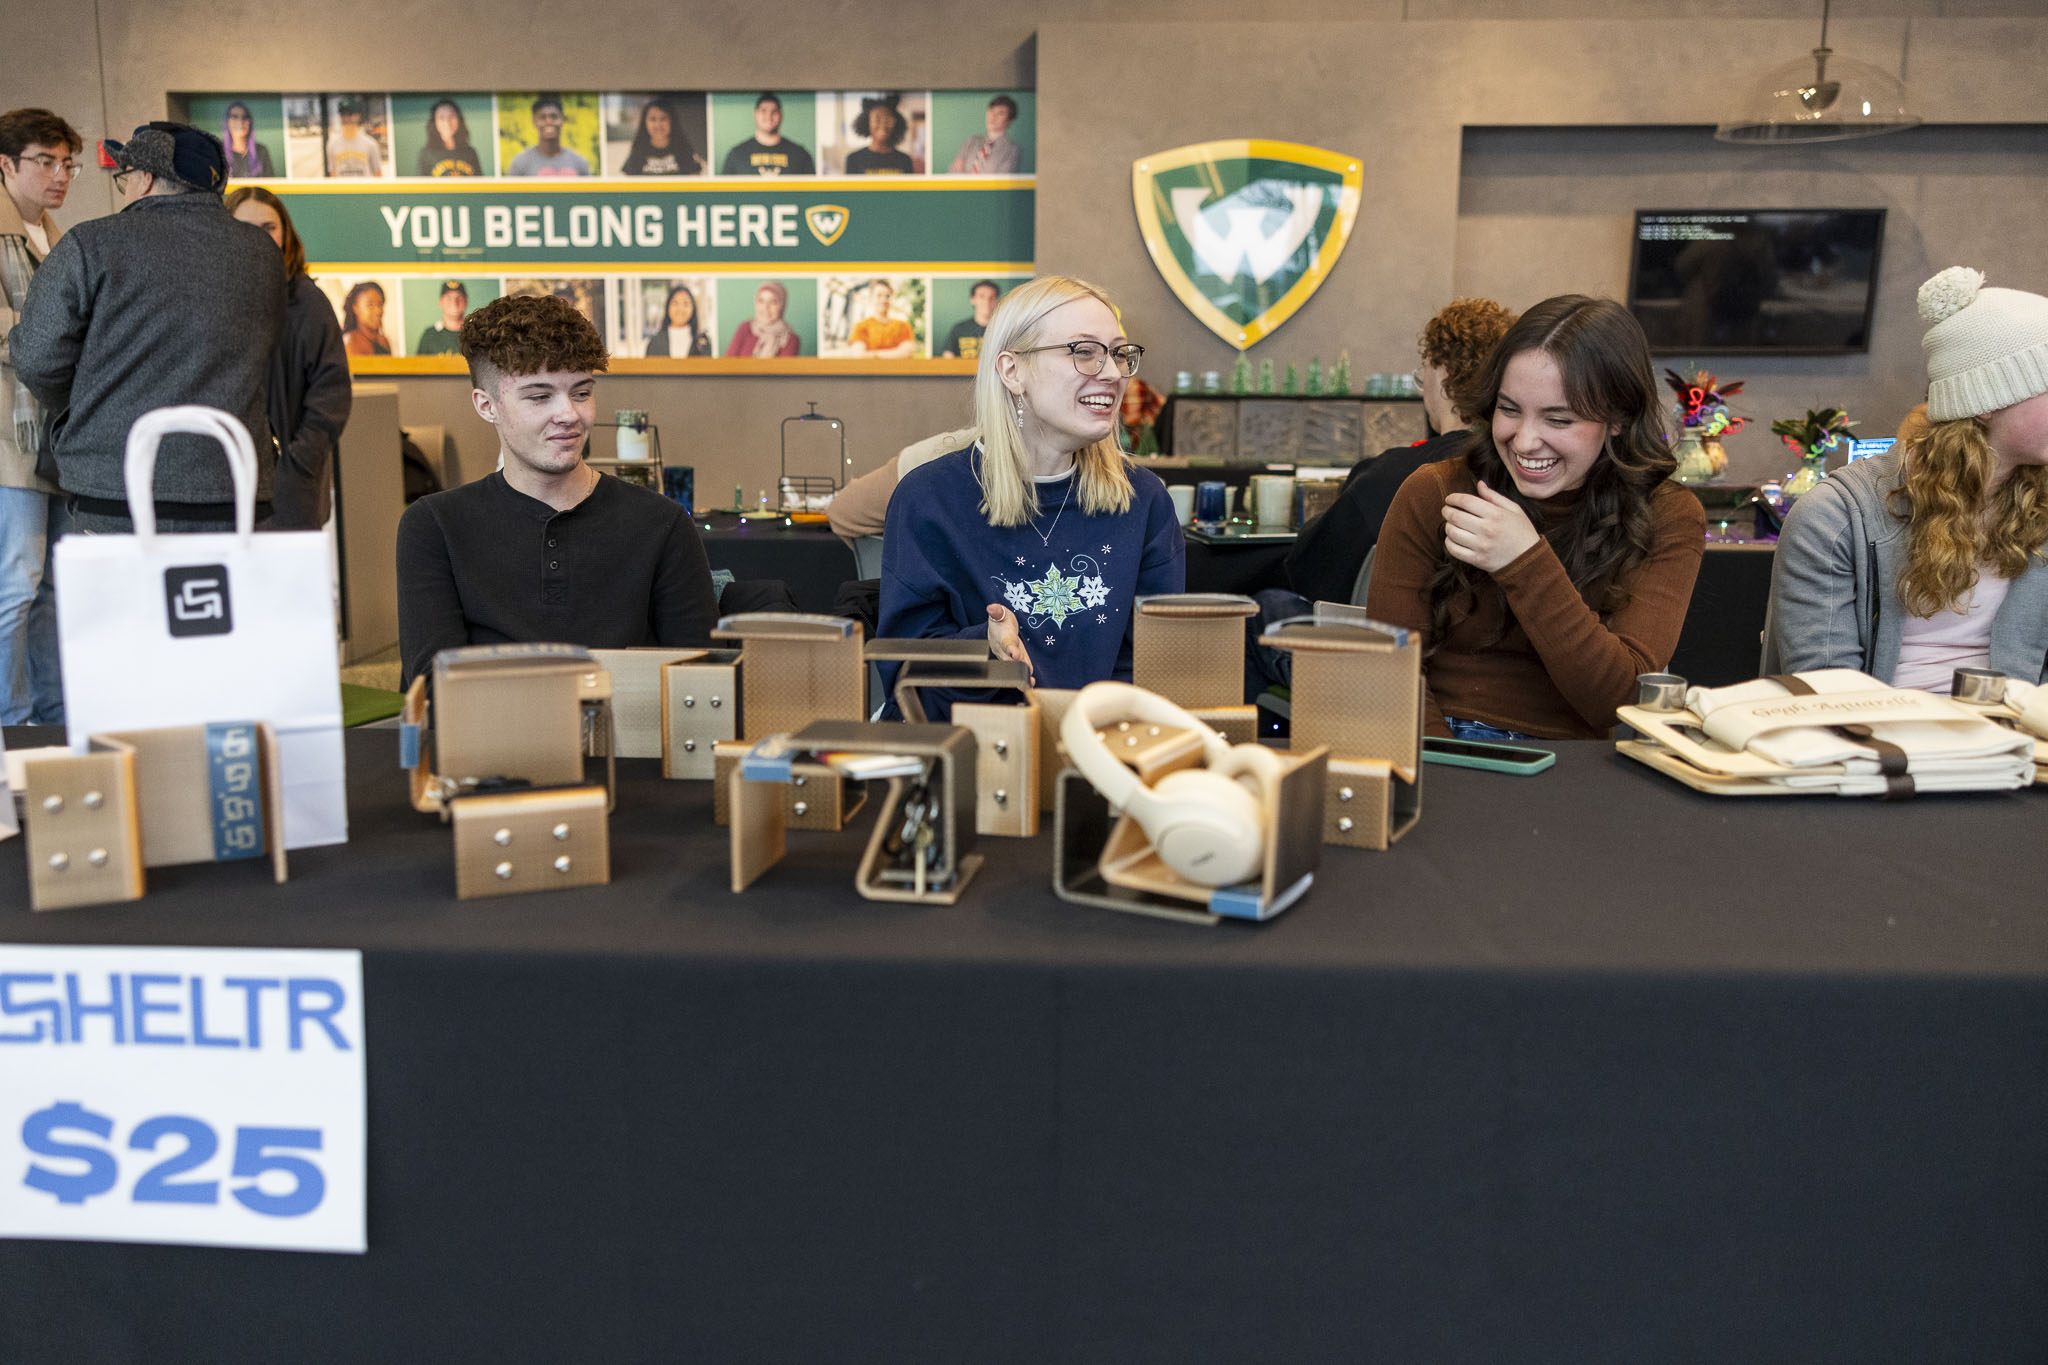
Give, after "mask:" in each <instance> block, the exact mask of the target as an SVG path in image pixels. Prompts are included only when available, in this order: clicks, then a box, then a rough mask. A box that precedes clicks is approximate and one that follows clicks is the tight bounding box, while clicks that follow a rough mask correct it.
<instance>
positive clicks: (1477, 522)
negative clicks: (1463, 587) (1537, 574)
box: [1444, 480, 1539, 573]
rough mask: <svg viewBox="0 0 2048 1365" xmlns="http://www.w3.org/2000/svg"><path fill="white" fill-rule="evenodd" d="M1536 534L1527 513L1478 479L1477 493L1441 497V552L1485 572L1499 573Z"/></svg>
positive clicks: (1528, 544)
mask: <svg viewBox="0 0 2048 1365" xmlns="http://www.w3.org/2000/svg"><path fill="white" fill-rule="evenodd" d="M1538 539H1539V537H1538V536H1537V534H1536V527H1535V525H1534V524H1533V523H1531V522H1530V520H1529V514H1528V513H1527V512H1524V511H1523V510H1522V509H1521V508H1520V507H1519V506H1517V505H1516V504H1515V503H1514V502H1513V501H1511V500H1510V499H1508V498H1505V497H1503V496H1501V495H1500V494H1499V493H1496V492H1494V491H1493V490H1492V489H1491V488H1488V487H1487V486H1486V482H1485V481H1484V480H1481V481H1480V484H1479V491H1478V492H1477V493H1453V494H1451V495H1450V496H1449V497H1447V498H1445V499H1444V552H1445V553H1446V554H1448V555H1450V557H1451V558H1453V559H1462V560H1464V561H1465V562H1466V563H1467V564H1472V565H1476V566H1478V567H1479V568H1482V569H1484V570H1486V571H1487V572H1488V573H1499V572H1500V571H1501V570H1502V569H1505V568H1506V567H1507V566H1508V565H1510V564H1512V563H1513V562H1514V561H1515V560H1516V559H1517V558H1519V557H1520V556H1521V554H1522V552H1523V551H1525V550H1527V549H1528V548H1529V547H1530V546H1531V545H1534V544H1535V543H1536V542H1537V540H1538Z"/></svg>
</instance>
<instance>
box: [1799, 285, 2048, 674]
mask: <svg viewBox="0 0 2048 1365" xmlns="http://www.w3.org/2000/svg"><path fill="white" fill-rule="evenodd" d="M1919 304H1920V317H1921V320H1922V321H1923V322H1925V323H1926V324H1927V332H1926V335H1925V336H1924V337H1923V338H1922V343H1921V344H1922V346H1923V347H1924V348H1925V350H1926V352H1927V407H1926V412H1925V415H1924V420H1909V421H1908V422H1907V424H1906V426H1905V427H1904V428H1902V429H1901V431H1900V439H1899V443H1898V444H1897V445H1895V446H1893V447H1892V448H1891V449H1890V450H1888V451H1886V452H1884V454H1882V455H1877V456H1874V457H1872V458H1870V459H1866V460H1858V461H1856V462H1855V463H1854V464H1851V465H1848V466H1845V467H1844V468H1841V469H1838V470H1835V471H1834V472H1833V473H1831V474H1829V475H1828V477H1827V478H1826V479H1824V480H1822V481H1821V483H1820V484H1819V485H1818V486H1817V487H1815V488H1814V490H1813V491H1812V492H1810V493H1807V494H1805V495H1804V496H1802V497H1801V498H1800V499H1799V501H1798V503H1797V504H1796V505H1794V507H1793V508H1792V512H1791V515H1789V516H1788V517H1786V519H1785V533H1784V535H1782V536H1781V537H1779V540H1778V553H1777V555H1776V557H1775V559H1774V561H1773V563H1772V566H1771V608H1770V615H1769V616H1768V618H1767V619H1766V623H1765V626H1764V657H1763V671H1764V672H1766V673H1782V672H1796V671H1800V670H1804V669H1813V668H1854V669H1859V670H1861V671H1862V672H1865V673H1868V674H1870V676H1872V677H1873V678H1876V679H1878V680H1879V681H1880V682H1888V683H1890V684H1892V685H1893V686H1894V687H1916V688H1920V689H1922V690H1924V691H1928V692H1936V693H1940V694H1943V695H1946V694H1947V693H1948V691H1949V688H1950V686H1951V684H1952V682H1953V679H1954V677H1955V670H1956V669H1957V668H1963V667H1969V668H1994V669H1997V670H1998V671H1999V672H2001V673H2005V674H2008V675H2009V676H2012V677H2015V678H2022V679H2025V680H2026V681H2027V682H2031V683H2044V682H2048V298H2044V297H2042V296H2041V295H2039V294H2029V293H2026V292H2024V291H2022V290H2018V289H1997V288H1986V287H1985V285H1984V276H1983V275H1982V274H1980V273H1979V272H1977V271H1975V270H1972V269H1970V268H1969V267H1967V266H1950V267H1949V268H1948V269H1947V270H1944V271H1942V272H1941V273H1940V274H1938V275H1936V276H1935V277H1934V278H1933V279H1931V280H1928V281H1927V282H1926V283H1925V284H1923V285H1921V286H1920V294H1919Z"/></svg>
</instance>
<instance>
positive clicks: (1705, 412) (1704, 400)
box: [1664, 370, 1744, 483]
mask: <svg viewBox="0 0 2048 1365" xmlns="http://www.w3.org/2000/svg"><path fill="white" fill-rule="evenodd" d="M1664 382H1665V383H1666V384H1669V385H1670V386H1671V391H1672V392H1673V393H1674V394H1677V395H1678V402H1677V403H1676V404H1675V405H1674V406H1673V408H1672V411H1673V413H1674V414H1675V415H1676V416H1677V418H1678V439H1677V440H1676V441H1675V442H1673V444H1672V453H1673V454H1674V455H1676V456H1677V457H1678V472H1677V474H1676V475H1675V476H1674V477H1676V478H1677V479H1678V481H1679V482H1680V483H1706V482H1708V481H1709V480H1711V479H1715V478H1719V477H1720V475H1721V472H1722V471H1723V470H1725V469H1727V467H1728V452H1727V450H1726V449H1725V448H1723V446H1722V445H1721V438H1722V437H1723V436H1724V435H1733V434H1734V433H1735V432H1738V431H1740V430H1742V428H1743V425H1744V419H1742V418H1740V417H1737V416H1735V415H1734V414H1732V413H1730V412H1729V411H1728V400H1729V399H1730V398H1733V397H1734V396H1735V395H1736V394H1738V393H1741V392H1742V384H1743V381H1742V380H1739V379H1738V380H1735V381H1733V382H1732V383H1731V382H1727V381H1724V380H1722V379H1719V378H1717V377H1716V376H1715V375H1714V374H1713V372H1712V371H1710V370H1694V371H1693V372H1692V376H1691V377H1690V378H1687V377H1686V376H1684V375H1682V374H1680V373H1679V372H1678V371H1676V370H1666V371H1664Z"/></svg>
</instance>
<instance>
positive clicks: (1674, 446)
mask: <svg viewBox="0 0 2048 1365" xmlns="http://www.w3.org/2000/svg"><path fill="white" fill-rule="evenodd" d="M1671 454H1672V456H1673V457H1674V458H1675V459H1676V460H1677V461H1678V468H1677V469H1675V470H1673V471H1672V475H1671V477H1672V478H1674V479H1676V480H1678V481H1679V482H1680V483H1709V482H1711V481H1712V480H1713V477H1714V461H1713V459H1712V458H1711V457H1710V456H1709V455H1708V454H1707V447H1706V444H1705V443H1704V442H1703V441H1701V440H1700V433H1699V430H1698V429H1697V428H1695V427H1680V428H1679V430H1678V439H1677V440H1675V441H1673V442H1672V443H1671Z"/></svg>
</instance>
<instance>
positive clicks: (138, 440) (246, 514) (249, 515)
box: [123, 403, 256, 544]
mask: <svg viewBox="0 0 2048 1365" xmlns="http://www.w3.org/2000/svg"><path fill="white" fill-rule="evenodd" d="M173 432H182V433H185V434H187V435H192V436H211V437H213V439H214V440H216V441H219V442H220V444H221V448H222V449H223V450H224V451H226V452H227V457H228V473H229V474H230V475H232V476H233V478H234V481H235V534H236V535H238V536H240V537H241V538H242V540H243V542H244V543H245V544H246V543H247V542H248V541H249V539H250V538H251V537H252V536H254V535H255V533H256V445H255V443H254V442H253V441H251V440H250V439H249V429H248V428H247V427H245V426H243V425H242V422H241V419H240V418H238V417H236V416H235V415H234V414H233V413H228V412H222V411H221V410H220V409H219V408H209V407H204V406H201V405H200V404H197V403H186V404H183V405H181V406H179V407H174V408H157V409H156V410H155V411H153V412H145V413H143V414H142V416H140V417H138V418H136V419H135V425H134V426H132V427H130V428H128V454H127V458H126V460H125V461H124V463H123V472H124V474H125V475H126V477H127V480H128V517H129V519H130V520H131V521H133V522H134V523H135V535H136V538H137V539H138V540H141V541H143V542H144V543H145V544H147V542H149V541H152V540H154V539H156V502H155V498H154V492H153V490H154V488H155V484H156V451H157V447H158V446H159V445H161V444H163V439H164V437H166V436H168V435H171V434H172V433H173Z"/></svg>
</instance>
